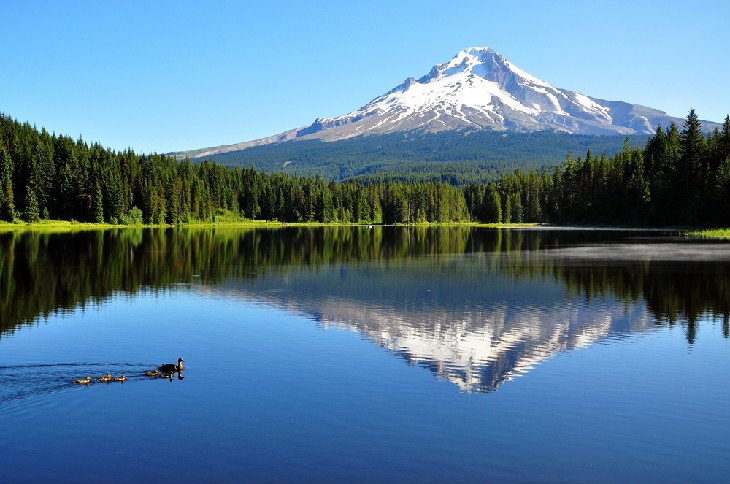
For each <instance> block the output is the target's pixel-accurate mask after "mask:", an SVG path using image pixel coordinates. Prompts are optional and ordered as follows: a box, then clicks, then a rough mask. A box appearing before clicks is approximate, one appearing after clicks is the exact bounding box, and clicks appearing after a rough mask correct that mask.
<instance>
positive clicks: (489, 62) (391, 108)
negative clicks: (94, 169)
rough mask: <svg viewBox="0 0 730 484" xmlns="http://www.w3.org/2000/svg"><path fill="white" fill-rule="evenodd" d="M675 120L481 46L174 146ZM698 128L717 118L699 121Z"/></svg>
mask: <svg viewBox="0 0 730 484" xmlns="http://www.w3.org/2000/svg"><path fill="white" fill-rule="evenodd" d="M671 122H675V123H677V124H678V125H681V122H682V119H680V118H674V117H671V116H669V115H667V114H666V113H665V112H664V111H660V110H658V109H653V108H649V107H646V106H641V105H639V104H630V103H627V102H623V101H606V100H604V99H600V98H596V97H591V96H587V95H584V94H580V93H577V92H573V91H569V90H567V89H561V88H556V87H553V86H551V85H550V84H548V83H547V82H545V81H542V80H540V79H538V78H537V77H534V76H532V75H530V74H528V73H527V72H525V71H523V70H522V69H520V68H519V67H517V66H515V65H514V64H512V63H511V62H509V61H508V60H507V59H505V58H504V57H503V56H502V55H501V54H499V53H498V52H496V51H494V50H492V49H490V48H487V47H471V48H468V49H464V50H462V51H460V52H459V53H457V54H456V55H455V56H454V57H453V58H452V59H451V60H450V61H448V62H445V63H443V64H437V65H435V66H434V67H433V68H432V69H431V71H430V72H429V73H428V74H426V75H425V76H423V77H421V78H419V79H415V78H412V77H411V78H408V79H406V80H405V81H404V82H403V83H402V84H400V85H399V86H397V87H395V88H393V89H391V90H390V91H388V92H387V93H385V94H384V95H382V96H379V97H377V98H375V99H373V100H372V101H370V102H369V103H368V104H366V105H365V106H363V107H362V108H360V109H358V110H355V111H353V112H351V113H348V114H345V115H343V116H338V117H335V118H317V119H316V120H315V121H314V122H313V123H312V124H311V125H309V126H306V127H302V128H296V129H291V130H288V131H285V132H283V133H280V134H277V135H273V136H269V137H266V138H261V139H258V140H253V141H244V142H240V143H235V144H230V145H224V146H217V147H210V148H202V149H197V150H190V151H183V152H179V153H175V155H176V156H177V157H178V158H182V157H184V156H189V157H191V158H203V157H208V156H213V155H219V154H223V153H230V152H234V151H240V150H244V149H246V148H250V147H253V146H262V145H268V144H275V143H283V142H288V141H292V140H299V139H320V140H323V141H338V140H343V139H349V138H353V137H357V136H362V135H381V134H392V133H399V132H410V131H420V132H424V133H435V132H442V131H456V130H460V131H474V130H491V131H515V132H534V131H545V130H548V131H556V132H562V133H568V134H589V135H628V134H650V133H653V132H654V130H655V129H656V126H657V125H658V124H661V125H663V126H668V125H669V124H670V123H671ZM703 126H704V128H705V129H713V128H714V127H716V126H717V127H719V124H716V123H712V122H709V121H703Z"/></svg>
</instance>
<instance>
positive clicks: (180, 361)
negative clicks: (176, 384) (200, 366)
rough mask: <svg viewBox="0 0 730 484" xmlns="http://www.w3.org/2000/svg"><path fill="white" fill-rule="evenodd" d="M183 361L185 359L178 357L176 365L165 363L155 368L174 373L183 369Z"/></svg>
mask: <svg viewBox="0 0 730 484" xmlns="http://www.w3.org/2000/svg"><path fill="white" fill-rule="evenodd" d="M183 361H185V360H184V359H182V358H178V359H177V365H176V364H175V363H165V364H164V365H160V366H158V367H157V369H158V370H160V371H162V372H165V373H174V372H176V371H180V370H182V369H183Z"/></svg>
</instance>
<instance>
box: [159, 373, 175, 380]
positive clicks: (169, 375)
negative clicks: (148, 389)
mask: <svg viewBox="0 0 730 484" xmlns="http://www.w3.org/2000/svg"><path fill="white" fill-rule="evenodd" d="M172 375H173V373H160V374H159V375H157V378H165V379H167V380H170V381H172Z"/></svg>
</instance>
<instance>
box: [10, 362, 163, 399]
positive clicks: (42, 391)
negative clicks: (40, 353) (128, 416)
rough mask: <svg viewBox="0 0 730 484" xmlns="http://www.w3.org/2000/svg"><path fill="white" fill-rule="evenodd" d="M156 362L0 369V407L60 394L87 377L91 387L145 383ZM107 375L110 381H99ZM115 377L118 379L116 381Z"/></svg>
mask: <svg viewBox="0 0 730 484" xmlns="http://www.w3.org/2000/svg"><path fill="white" fill-rule="evenodd" d="M157 365H158V363H119V362H114V363H34V364H26V365H11V366H0V405H2V404H3V403H7V402H11V401H14V400H19V399H23V398H29V397H33V396H38V395H46V394H49V393H55V392H60V391H64V390H68V389H70V388H73V387H74V386H79V384H77V383H74V381H75V380H83V379H85V377H87V376H88V377H90V378H89V382H88V383H86V384H83V385H91V384H101V383H104V384H113V383H117V384H119V382H120V381H122V379H121V376H122V375H124V377H125V378H124V380H123V381H124V382H126V381H132V380H146V379H149V377H147V376H145V372H146V371H148V370H150V368H156V367H157ZM107 374H109V375H110V376H111V377H110V379H109V380H106V381H105V380H98V378H102V377H105V376H106V375H107ZM114 378H117V380H116V381H115V380H114Z"/></svg>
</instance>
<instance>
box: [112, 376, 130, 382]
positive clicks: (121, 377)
mask: <svg viewBox="0 0 730 484" xmlns="http://www.w3.org/2000/svg"><path fill="white" fill-rule="evenodd" d="M113 380H114V381H120V382H122V383H124V382H125V381H127V377H126V376H124V375H122V376H115V377H114V378H113Z"/></svg>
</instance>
